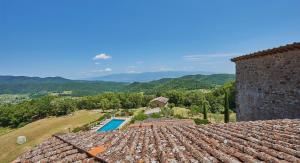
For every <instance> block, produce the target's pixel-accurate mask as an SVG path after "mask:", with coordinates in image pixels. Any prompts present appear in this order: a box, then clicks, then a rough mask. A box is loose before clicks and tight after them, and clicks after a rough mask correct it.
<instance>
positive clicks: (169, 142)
mask: <svg viewBox="0 0 300 163" xmlns="http://www.w3.org/2000/svg"><path fill="white" fill-rule="evenodd" d="M147 123H149V122H147ZM151 123H152V124H153V125H152V126H153V127H151V126H147V125H145V126H142V127H138V128H128V129H127V130H124V131H115V132H109V133H105V134H97V133H91V132H81V133H68V134H60V135H55V136H53V137H52V138H50V139H48V140H46V141H45V142H43V143H41V144H40V145H38V146H37V147H36V148H35V149H33V150H31V151H29V152H27V153H25V154H23V155H22V156H20V157H19V158H18V159H17V160H16V162H26V161H27V162H37V161H71V162H75V161H85V162H88V161H91V162H117V161H121V162H122V161H128V162H150V161H155V162H158V161H159V162H165V161H179V162H300V120H299V119H298V120H288V119H285V120H268V121H253V122H238V123H228V124H211V125H200V126H197V125H193V124H188V125H187V124H186V123H182V124H180V123H176V124H175V123H174V124H173V125H172V123H167V125H161V123H160V125H156V123H155V121H152V122H151Z"/></svg>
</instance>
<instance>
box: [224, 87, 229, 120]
mask: <svg viewBox="0 0 300 163" xmlns="http://www.w3.org/2000/svg"><path fill="white" fill-rule="evenodd" d="M224 108H225V110H224V122H225V123H228V122H229V101H228V92H227V90H225V98H224Z"/></svg>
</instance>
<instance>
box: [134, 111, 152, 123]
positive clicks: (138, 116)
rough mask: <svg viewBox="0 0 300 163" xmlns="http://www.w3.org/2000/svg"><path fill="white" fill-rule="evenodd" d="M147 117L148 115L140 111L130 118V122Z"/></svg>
mask: <svg viewBox="0 0 300 163" xmlns="http://www.w3.org/2000/svg"><path fill="white" fill-rule="evenodd" d="M147 118H148V116H147V115H146V114H144V113H142V112H140V113H138V114H137V115H135V116H134V117H133V118H132V120H131V123H134V122H135V121H143V120H145V119H147Z"/></svg>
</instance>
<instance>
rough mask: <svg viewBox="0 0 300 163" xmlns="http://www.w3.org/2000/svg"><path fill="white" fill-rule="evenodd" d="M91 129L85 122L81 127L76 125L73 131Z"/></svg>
mask: <svg viewBox="0 0 300 163" xmlns="http://www.w3.org/2000/svg"><path fill="white" fill-rule="evenodd" d="M89 130H90V127H89V125H88V124H85V125H83V126H80V127H75V128H74V129H73V130H72V132H75V133H76V132H79V131H89Z"/></svg>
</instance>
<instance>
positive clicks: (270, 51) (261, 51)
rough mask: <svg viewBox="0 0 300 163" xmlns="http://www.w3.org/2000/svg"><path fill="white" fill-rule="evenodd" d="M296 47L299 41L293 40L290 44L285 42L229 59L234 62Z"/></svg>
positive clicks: (299, 47)
mask: <svg viewBox="0 0 300 163" xmlns="http://www.w3.org/2000/svg"><path fill="white" fill-rule="evenodd" d="M296 49H300V42H294V43H291V44H286V45H283V46H279V47H275V48H271V49H266V50H260V51H257V52H253V53H249V54H246V55H242V56H238V57H235V58H232V59H231V61H232V62H236V61H240V60H244V59H249V58H255V57H260V56H265V55H271V54H276V53H281V52H287V51H291V50H296Z"/></svg>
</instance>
